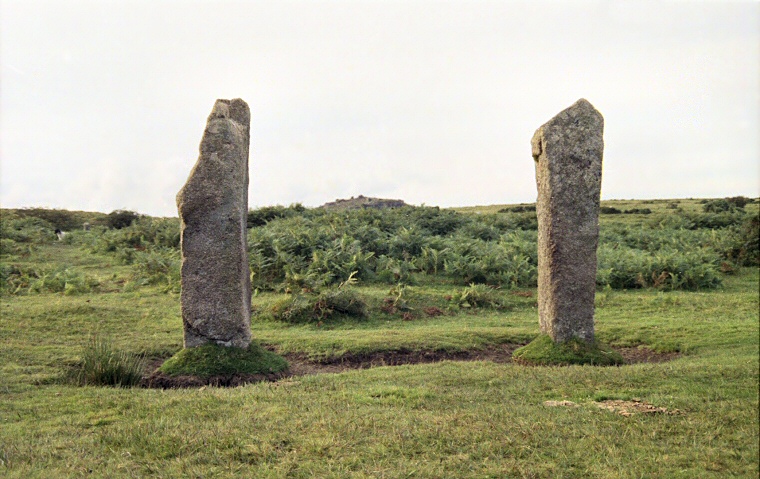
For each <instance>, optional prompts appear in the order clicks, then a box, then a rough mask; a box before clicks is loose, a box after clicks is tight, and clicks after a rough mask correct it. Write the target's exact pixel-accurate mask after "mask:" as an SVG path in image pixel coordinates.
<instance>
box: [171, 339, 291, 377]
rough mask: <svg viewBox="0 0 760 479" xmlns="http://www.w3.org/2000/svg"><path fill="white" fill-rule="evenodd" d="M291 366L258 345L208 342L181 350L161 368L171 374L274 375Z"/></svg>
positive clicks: (199, 375) (203, 375)
mask: <svg viewBox="0 0 760 479" xmlns="http://www.w3.org/2000/svg"><path fill="white" fill-rule="evenodd" d="M287 369H288V362H287V361H285V359H283V358H282V357H280V356H278V355H276V354H275V353H273V352H270V351H267V350H266V349H264V348H262V347H261V346H259V345H257V344H251V345H250V346H249V347H248V348H245V349H244V348H234V347H229V348H228V347H224V346H219V345H217V344H205V345H203V346H198V347H196V348H186V349H183V350H182V351H180V352H178V353H177V354H175V355H174V356H172V357H171V358H170V359H168V360H167V361H166V362H164V364H162V365H161V367H160V368H159V371H161V372H163V373H166V374H168V375H170V376H181V375H190V376H198V377H204V378H207V377H210V376H224V375H232V374H271V373H279V372H282V371H285V370H287Z"/></svg>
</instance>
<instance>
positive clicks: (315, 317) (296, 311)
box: [271, 288, 367, 323]
mask: <svg viewBox="0 0 760 479" xmlns="http://www.w3.org/2000/svg"><path fill="white" fill-rule="evenodd" d="M271 312H272V316H273V317H274V319H276V320H279V321H285V322H288V323H312V322H319V321H322V322H325V321H329V320H334V319H337V318H339V317H351V318H354V319H364V318H366V317H367V303H366V301H365V300H364V299H363V298H362V297H361V296H360V295H359V294H358V293H357V292H355V291H353V290H352V289H348V288H336V289H329V290H327V291H324V292H322V293H319V294H310V293H306V294H305V293H296V294H293V295H291V296H290V297H289V298H286V299H284V300H281V301H279V302H277V303H275V304H274V305H273V306H272V309H271Z"/></svg>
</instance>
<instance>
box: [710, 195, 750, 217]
mask: <svg viewBox="0 0 760 479" xmlns="http://www.w3.org/2000/svg"><path fill="white" fill-rule="evenodd" d="M739 198H740V197H738V196H737V197H736V198H735V199H734V198H731V201H729V198H722V199H717V200H710V201H708V202H707V203H705V204H703V205H702V211H704V212H705V213H723V212H726V211H734V210H735V209H736V208H744V205H745V204H746V203H743V202H742V200H741V199H739ZM739 203H741V206H738V204H739Z"/></svg>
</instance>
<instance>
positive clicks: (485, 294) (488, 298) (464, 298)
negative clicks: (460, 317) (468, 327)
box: [449, 284, 507, 309]
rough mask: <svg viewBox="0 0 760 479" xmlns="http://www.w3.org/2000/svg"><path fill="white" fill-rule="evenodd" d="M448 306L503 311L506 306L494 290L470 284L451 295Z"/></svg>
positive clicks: (481, 285)
mask: <svg viewBox="0 0 760 479" xmlns="http://www.w3.org/2000/svg"><path fill="white" fill-rule="evenodd" d="M449 305H450V306H453V307H455V308H492V309H503V308H505V307H506V306H507V304H506V302H505V301H504V299H503V298H502V296H501V295H500V294H499V293H498V291H496V290H495V289H494V288H492V287H490V286H486V285H484V284H471V285H469V286H468V287H466V288H464V289H461V290H458V291H456V292H454V293H453V294H451V299H450V300H449Z"/></svg>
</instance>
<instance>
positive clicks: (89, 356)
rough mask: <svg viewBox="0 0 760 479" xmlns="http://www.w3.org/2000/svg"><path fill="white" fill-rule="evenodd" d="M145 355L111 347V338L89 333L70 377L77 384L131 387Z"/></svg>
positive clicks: (139, 375) (140, 372)
mask: <svg viewBox="0 0 760 479" xmlns="http://www.w3.org/2000/svg"><path fill="white" fill-rule="evenodd" d="M144 368H145V359H144V358H143V357H141V356H135V355H132V354H129V353H126V352H123V351H118V350H116V349H114V348H113V345H112V343H111V341H109V340H107V339H104V338H101V337H98V336H93V337H92V338H91V339H90V340H89V342H88V343H87V345H86V346H85V347H84V349H83V351H82V359H81V361H80V363H79V366H78V367H77V368H76V369H75V371H74V372H73V373H72V376H73V377H72V379H73V381H74V382H75V383H76V384H79V385H81V386H118V387H131V386H135V385H137V384H138V383H139V382H140V380H141V379H142V374H143V369H144Z"/></svg>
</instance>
